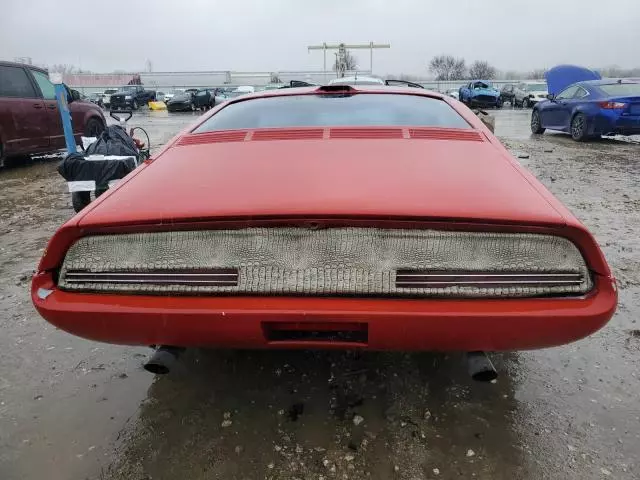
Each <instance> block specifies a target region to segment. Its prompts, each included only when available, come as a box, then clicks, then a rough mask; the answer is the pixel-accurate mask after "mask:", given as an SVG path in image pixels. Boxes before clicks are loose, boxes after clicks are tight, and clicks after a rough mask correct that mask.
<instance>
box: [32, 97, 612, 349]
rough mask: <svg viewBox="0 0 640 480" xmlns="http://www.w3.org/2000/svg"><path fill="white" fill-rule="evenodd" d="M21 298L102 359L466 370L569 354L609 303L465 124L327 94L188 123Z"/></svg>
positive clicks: (584, 249) (566, 233)
mask: <svg viewBox="0 0 640 480" xmlns="http://www.w3.org/2000/svg"><path fill="white" fill-rule="evenodd" d="M32 298H33V302H34V304H35V306H36V308H37V309H38V311H39V312H40V314H41V315H42V316H43V317H44V318H46V319H47V320H48V321H49V322H51V323H53V324H54V325H56V326H58V327H60V328H62V329H64V330H67V331H68V332H71V333H73V334H75V335H79V336H81V337H85V338H88V339H92V340H98V341H103V342H111V343H117V344H131V345H158V346H159V345H164V346H170V347H172V348H174V349H175V347H180V348H183V347H189V346H206V347H208V346H216V347H232V348H309V347H313V348H367V349H375V350H383V349H398V350H459V351H469V352H473V351H484V350H490V351H496V350H518V349H533V348H541V347H550V346H554V345H561V344H565V343H568V342H572V341H574V340H578V339H580V338H582V337H585V336H586V335H589V334H591V333H593V332H594V331H596V330H598V329H599V328H601V327H602V326H603V325H604V324H605V323H606V322H607V321H608V320H609V319H610V318H611V316H612V315H613V313H614V310H615V307H616V299H617V294H616V286H615V282H614V279H613V277H612V274H611V271H610V270H609V267H608V266H607V263H606V261H605V258H604V257H603V254H602V252H601V251H600V249H599V247H598V244H597V243H596V241H595V240H594V238H593V237H592V236H591V235H590V234H589V232H588V231H587V230H586V228H585V227H584V226H583V225H582V224H581V223H580V222H579V221H578V220H577V219H576V218H575V217H574V216H573V215H572V214H571V213H570V212H569V211H568V210H567V209H566V208H565V207H564V206H563V205H562V204H561V203H560V202H559V201H558V200H556V199H555V198H554V197H553V196H552V195H551V194H550V193H549V192H548V191H547V190H546V189H545V188H544V187H543V186H542V185H541V184H540V183H539V182H538V181H537V180H536V179H535V178H534V177H533V176H532V175H531V174H530V173H529V172H528V171H526V170H525V169H524V168H522V167H521V166H520V165H519V164H518V162H517V161H516V160H515V159H514V158H513V157H512V156H511V155H510V154H509V153H508V152H507V150H506V149H505V148H504V147H503V146H502V145H501V144H500V142H499V141H498V140H497V139H496V137H494V136H493V134H492V133H491V132H490V131H489V130H488V129H487V128H486V127H485V126H484V125H483V124H482V122H481V121H480V120H479V119H478V117H476V115H474V114H473V112H472V111H471V110H469V109H468V108H467V107H466V106H464V105H462V104H461V103H459V102H457V101H456V100H454V99H451V98H449V97H447V96H444V95H441V94H438V93H432V92H428V91H425V90H420V89H412V88H402V87H376V86H369V85H366V86H361V87H353V86H349V85H336V86H324V87H310V88H293V89H282V90H271V91H267V92H262V93H259V94H252V95H246V96H242V97H238V98H236V99H231V100H229V101H228V102H226V103H224V104H222V105H220V106H218V107H216V108H215V109H213V110H212V111H211V112H210V113H209V114H207V115H205V116H203V117H201V118H200V119H199V120H198V122H197V123H196V124H195V125H193V126H191V127H190V128H188V129H186V130H185V131H183V132H182V133H181V134H179V135H178V136H176V137H175V138H174V139H173V140H172V141H171V142H170V143H169V144H168V145H167V146H166V147H165V148H164V149H163V150H162V151H161V152H160V153H159V154H158V155H157V156H156V157H155V158H154V159H152V160H151V161H148V162H146V164H145V165H143V166H141V167H140V168H138V169H137V170H136V171H135V172H133V173H131V174H130V175H129V176H128V177H127V178H125V179H124V180H123V181H121V182H120V183H119V184H118V185H117V186H116V187H115V188H114V189H113V190H109V192H108V193H107V194H105V195H103V196H101V197H100V198H99V199H98V200H97V201H95V202H94V203H92V204H91V205H90V206H89V207H87V208H86V209H85V210H83V211H82V212H81V213H79V214H78V215H76V216H75V217H74V218H72V219H71V220H69V221H68V222H67V223H66V224H65V225H64V226H63V227H62V228H61V229H60V230H59V231H58V232H57V233H56V234H55V236H54V237H53V238H52V239H51V241H50V243H49V245H48V247H47V249H46V252H45V254H44V257H43V259H42V261H41V263H40V266H39V268H38V272H37V273H36V275H35V276H34V279H33V285H32Z"/></svg>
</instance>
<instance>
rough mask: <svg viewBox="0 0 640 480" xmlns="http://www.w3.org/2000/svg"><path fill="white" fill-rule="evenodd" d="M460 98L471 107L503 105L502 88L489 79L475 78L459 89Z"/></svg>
mask: <svg viewBox="0 0 640 480" xmlns="http://www.w3.org/2000/svg"><path fill="white" fill-rule="evenodd" d="M458 100H460V101H461V102H462V103H465V104H467V105H468V106H470V107H475V106H478V107H495V108H500V107H502V97H501V95H500V90H498V89H497V88H495V87H494V86H493V85H492V84H491V82H490V81H488V80H473V81H471V82H469V83H468V84H467V85H463V86H462V87H460V90H458Z"/></svg>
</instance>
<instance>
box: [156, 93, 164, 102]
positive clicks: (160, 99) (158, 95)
mask: <svg viewBox="0 0 640 480" xmlns="http://www.w3.org/2000/svg"><path fill="white" fill-rule="evenodd" d="M165 95H166V94H165V93H164V92H156V101H157V102H164V100H165V98H164V97H165Z"/></svg>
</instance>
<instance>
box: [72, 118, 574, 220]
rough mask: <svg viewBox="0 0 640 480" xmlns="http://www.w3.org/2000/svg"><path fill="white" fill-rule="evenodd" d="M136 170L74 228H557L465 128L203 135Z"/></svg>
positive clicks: (553, 216)
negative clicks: (313, 222) (242, 221)
mask: <svg viewBox="0 0 640 480" xmlns="http://www.w3.org/2000/svg"><path fill="white" fill-rule="evenodd" d="M265 132H266V133H269V134H268V135H267V134H266V133H265ZM334 132H336V133H335V134H334ZM258 134H260V135H258ZM332 137H333V138H332ZM336 137H339V139H338V138H336ZM141 168H142V170H141V171H138V172H134V174H133V175H134V177H133V178H131V179H129V181H123V182H122V183H121V184H120V185H119V186H118V187H116V189H115V191H110V192H108V193H107V194H105V195H104V197H105V198H104V199H103V198H101V199H99V200H98V201H97V202H96V203H95V204H92V206H90V207H89V208H87V211H86V213H85V214H84V216H83V217H81V218H80V220H79V225H80V226H81V227H99V226H108V225H130V224H150V223H151V224H158V223H161V224H171V223H174V222H183V221H196V220H209V219H223V218H251V217H254V218H255V217H294V216H295V217H299V216H302V217H310V218H313V217H316V218H319V217H321V216H332V217H343V218H358V217H369V218H390V217H391V218H420V219H446V220H467V221H478V222H496V223H514V222H515V223H524V224H532V225H537V224H543V225H549V224H564V218H563V217H562V215H561V214H560V213H558V209H556V208H554V207H553V206H552V205H551V204H550V203H549V202H550V201H553V198H552V197H551V196H550V194H549V193H548V192H546V190H545V189H544V187H543V186H542V185H540V184H539V183H537V182H536V180H535V179H533V178H532V177H531V176H530V175H529V174H528V173H525V172H523V171H521V170H520V167H519V166H518V165H517V163H516V162H515V160H513V159H512V158H511V157H509V155H508V154H507V152H506V150H504V149H503V148H502V147H500V146H498V145H493V144H492V143H490V142H489V141H488V140H487V139H486V137H484V135H483V134H481V133H480V132H477V131H475V130H450V129H433V128H431V129H400V128H397V129H396V128H386V129H325V130H324V131H323V129H310V130H307V131H304V130H302V129H296V130H274V131H271V132H269V131H265V130H262V131H255V132H243V131H239V132H211V133H207V134H196V135H187V136H185V137H183V138H182V139H181V140H180V141H179V142H178V143H177V144H175V145H174V146H172V147H171V148H169V149H168V150H167V151H165V152H164V153H163V154H162V155H161V156H160V157H159V158H158V159H157V160H155V161H154V162H152V163H151V164H149V165H148V166H145V167H141ZM547 199H549V200H547ZM560 211H563V210H562V209H561V208H560Z"/></svg>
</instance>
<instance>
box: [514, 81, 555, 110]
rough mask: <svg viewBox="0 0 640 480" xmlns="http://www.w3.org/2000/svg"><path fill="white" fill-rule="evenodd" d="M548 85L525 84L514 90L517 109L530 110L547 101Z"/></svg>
mask: <svg viewBox="0 0 640 480" xmlns="http://www.w3.org/2000/svg"><path fill="white" fill-rule="evenodd" d="M548 93H549V92H548V91H547V84H546V83H542V82H535V83H532V82H523V83H519V84H518V85H516V88H515V89H514V90H513V102H514V106H516V107H523V108H529V107H533V106H534V105H535V104H536V103H538V102H541V101H543V100H546V99H547V94H548Z"/></svg>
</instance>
